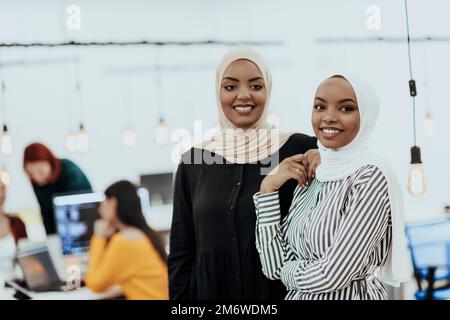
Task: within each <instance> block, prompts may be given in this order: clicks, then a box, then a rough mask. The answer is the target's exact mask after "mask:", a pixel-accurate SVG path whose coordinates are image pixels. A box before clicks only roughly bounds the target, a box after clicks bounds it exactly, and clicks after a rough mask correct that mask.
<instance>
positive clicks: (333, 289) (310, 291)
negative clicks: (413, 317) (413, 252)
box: [254, 75, 411, 300]
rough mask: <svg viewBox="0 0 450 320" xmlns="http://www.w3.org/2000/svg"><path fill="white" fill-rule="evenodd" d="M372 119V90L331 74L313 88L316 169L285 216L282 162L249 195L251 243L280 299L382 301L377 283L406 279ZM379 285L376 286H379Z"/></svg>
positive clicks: (393, 183)
mask: <svg viewBox="0 0 450 320" xmlns="http://www.w3.org/2000/svg"><path fill="white" fill-rule="evenodd" d="M378 113H379V100H378V97H377V95H376V93H375V91H374V90H373V89H372V87H371V86H370V85H369V84H368V83H367V82H366V81H365V80H363V79H361V78H359V77H357V76H355V75H350V76H345V77H343V76H340V75H335V76H332V77H330V78H328V79H327V80H325V81H324V82H322V84H321V85H320V86H319V88H318V89H317V92H316V96H315V100H314V107H313V111H312V125H313V129H314V132H315V134H316V136H317V138H318V140H319V141H318V146H319V151H320V156H321V164H320V165H319V167H318V168H317V171H316V178H315V179H314V180H313V181H312V183H310V184H309V186H307V187H305V188H301V187H297V188H296V190H295V192H294V199H293V202H292V205H291V207H290V209H289V214H288V215H287V216H286V217H284V218H282V217H281V215H280V206H279V193H278V191H277V187H276V186H274V185H282V184H283V178H282V177H283V172H285V171H286V167H287V166H286V164H284V163H283V162H282V163H281V164H280V166H279V168H278V172H277V173H276V174H274V175H269V176H267V177H266V178H265V179H264V181H263V182H262V184H261V189H260V192H259V193H257V194H255V195H254V202H255V208H256V214H257V227H256V241H257V248H258V252H259V254H260V259H261V262H262V266H263V272H264V274H265V275H266V276H267V277H268V278H269V279H281V281H282V282H283V283H284V285H285V286H286V288H287V289H288V294H287V295H286V297H285V298H286V299H300V300H316V299H319V300H329V299H333V300H334V299H364V300H365V299H370V300H381V299H386V298H387V294H386V291H385V288H384V285H383V282H384V283H387V284H389V285H392V286H399V284H400V283H401V282H404V281H407V280H408V279H409V278H410V276H411V272H410V268H409V264H408V256H407V246H406V240H405V235H404V210H403V201H402V192H401V189H400V186H399V184H398V181H397V178H396V175H395V173H394V171H393V169H392V168H391V167H390V165H389V164H388V163H387V162H386V161H385V160H383V158H381V157H379V156H377V155H375V154H373V153H371V152H370V151H369V149H368V139H369V137H370V135H371V133H372V131H373V129H374V127H375V124H376V120H377V116H378ZM380 280H381V281H380Z"/></svg>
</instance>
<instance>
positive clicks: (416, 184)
mask: <svg viewBox="0 0 450 320" xmlns="http://www.w3.org/2000/svg"><path fill="white" fill-rule="evenodd" d="M408 191H409V193H410V194H412V195H413V196H415V197H418V196H421V195H423V194H424V193H425V191H427V186H426V179H425V174H424V172H423V168H422V164H421V163H413V164H411V169H410V171H409V176H408Z"/></svg>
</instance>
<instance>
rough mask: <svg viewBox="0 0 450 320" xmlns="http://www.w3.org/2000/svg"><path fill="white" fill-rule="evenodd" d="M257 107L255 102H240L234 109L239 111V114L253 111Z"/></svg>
mask: <svg viewBox="0 0 450 320" xmlns="http://www.w3.org/2000/svg"><path fill="white" fill-rule="evenodd" d="M254 108H255V105H253V104H238V105H234V106H233V109H234V110H235V111H236V112H237V113H239V114H247V113H250V112H252V110H253V109H254Z"/></svg>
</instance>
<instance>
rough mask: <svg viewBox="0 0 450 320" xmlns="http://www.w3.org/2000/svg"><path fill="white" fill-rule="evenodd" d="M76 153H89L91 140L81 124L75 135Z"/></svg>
mask: <svg viewBox="0 0 450 320" xmlns="http://www.w3.org/2000/svg"><path fill="white" fill-rule="evenodd" d="M76 139H77V151H78V152H80V153H86V152H88V151H89V149H90V147H91V140H90V138H89V135H88V133H87V131H86V129H85V128H84V125H83V123H80V130H79V131H78V134H77V137H76Z"/></svg>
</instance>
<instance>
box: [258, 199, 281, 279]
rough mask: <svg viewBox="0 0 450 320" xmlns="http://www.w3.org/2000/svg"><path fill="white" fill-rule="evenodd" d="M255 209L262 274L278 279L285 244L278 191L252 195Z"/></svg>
mask: <svg viewBox="0 0 450 320" xmlns="http://www.w3.org/2000/svg"><path fill="white" fill-rule="evenodd" d="M253 201H254V203H255V209H256V230H255V232H256V249H257V250H258V253H259V258H260V260H261V264H262V269H263V270H262V271H263V273H264V275H265V276H266V277H267V278H269V279H271V280H277V279H280V271H281V267H282V265H283V261H284V256H285V255H284V252H285V250H286V244H285V241H284V236H283V231H282V226H281V221H280V220H281V212H280V200H279V195H278V191H276V192H273V193H267V194H263V195H262V194H260V193H259V192H258V193H256V194H255V195H254V196H253Z"/></svg>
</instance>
